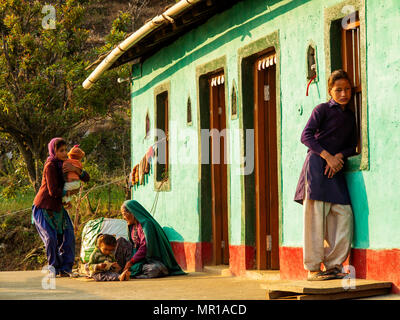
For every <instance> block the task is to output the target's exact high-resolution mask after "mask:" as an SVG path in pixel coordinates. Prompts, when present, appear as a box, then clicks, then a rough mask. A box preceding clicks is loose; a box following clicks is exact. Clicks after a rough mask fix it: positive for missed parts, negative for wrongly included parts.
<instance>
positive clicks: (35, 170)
mask: <svg viewBox="0 0 400 320" xmlns="http://www.w3.org/2000/svg"><path fill="white" fill-rule="evenodd" d="M12 138H13V139H14V141H15V142H16V143H17V146H18V149H19V151H20V152H21V154H22V156H23V157H24V161H25V164H26V168H27V170H28V175H29V179H30V182H31V184H32V186H33V188H34V189H35V192H36V193H37V192H38V191H39V188H40V184H41V175H40V165H39V163H40V160H39V159H35V157H34V156H33V153H32V151H31V150H30V149H29V148H28V147H27V146H26V144H25V143H24V142H23V140H22V139H20V138H19V137H15V136H12ZM36 154H39V153H36Z"/></svg>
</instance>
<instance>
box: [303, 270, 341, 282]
mask: <svg viewBox="0 0 400 320" xmlns="http://www.w3.org/2000/svg"><path fill="white" fill-rule="evenodd" d="M331 279H336V276H335V275H334V274H324V272H322V271H320V272H318V273H309V274H308V276H307V281H323V280H331Z"/></svg>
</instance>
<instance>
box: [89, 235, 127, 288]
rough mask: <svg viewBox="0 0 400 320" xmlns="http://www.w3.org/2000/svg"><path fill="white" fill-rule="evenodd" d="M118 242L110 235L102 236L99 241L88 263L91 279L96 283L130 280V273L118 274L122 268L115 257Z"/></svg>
mask: <svg viewBox="0 0 400 320" xmlns="http://www.w3.org/2000/svg"><path fill="white" fill-rule="evenodd" d="M116 246H117V240H116V239H115V237H114V236H112V235H110V234H102V235H100V236H99V238H98V239H97V245H96V248H95V249H94V251H93V252H92V254H91V255H90V258H89V262H88V269H89V272H90V277H91V278H93V279H95V280H96V281H118V280H120V281H124V280H129V276H130V272H129V270H126V271H124V272H122V274H119V273H117V272H118V271H120V270H121V269H122V268H121V267H120V266H119V265H118V263H117V262H116V260H115V257H114V255H113V253H112V252H113V251H114V250H115V247H116Z"/></svg>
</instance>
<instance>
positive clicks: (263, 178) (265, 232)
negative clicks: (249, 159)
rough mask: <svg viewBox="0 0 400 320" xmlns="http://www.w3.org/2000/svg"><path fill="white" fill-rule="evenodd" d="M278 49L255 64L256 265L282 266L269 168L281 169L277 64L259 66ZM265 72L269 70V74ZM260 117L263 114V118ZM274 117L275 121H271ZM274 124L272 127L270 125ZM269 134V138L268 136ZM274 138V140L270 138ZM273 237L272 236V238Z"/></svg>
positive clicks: (274, 178) (275, 190) (275, 182)
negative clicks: (266, 96)
mask: <svg viewBox="0 0 400 320" xmlns="http://www.w3.org/2000/svg"><path fill="white" fill-rule="evenodd" d="M274 54H276V53H275V50H273V49H271V50H267V51H266V52H261V53H260V54H259V57H257V59H255V61H254V64H253V76H254V89H253V90H254V102H255V103H254V116H253V117H254V136H255V144H254V151H255V170H256V172H255V190H256V194H255V202H256V218H255V220H256V230H255V231H256V268H257V269H261V270H263V269H279V207H277V203H275V201H279V195H278V193H279V192H278V177H277V176H276V171H274V170H273V169H272V170H270V169H269V167H270V166H271V165H272V166H274V167H276V170H278V166H277V165H278V164H277V158H278V149H277V145H278V143H277V139H278V138H277V136H278V134H277V132H276V131H277V127H278V126H277V119H276V117H277V115H276V103H277V102H276V81H277V80H276V66H275V63H274V66H273V68H274V69H273V70H274V71H273V73H272V74H271V69H270V68H271V67H268V68H267V69H264V70H259V69H258V66H257V61H258V60H259V59H260V58H263V57H267V56H269V55H274ZM266 72H268V73H267V74H266ZM266 76H267V77H268V80H267V82H268V84H269V86H271V89H272V91H271V92H272V95H271V100H270V103H266V102H265V100H264V94H265V93H264V89H265V84H266V82H265V81H266V79H265V78H266ZM267 104H268V105H269V106H270V108H272V109H271V110H272V111H271V112H272V115H273V119H270V118H269V116H270V115H271V112H267V111H266V109H265V107H266V105H267ZM260 117H261V118H260ZM272 120H273V122H272ZM270 128H272V131H271V129H270ZM267 137H268V140H266V138H267ZM271 139H273V140H271ZM271 145H273V149H274V154H273V157H271V156H270V154H269V153H268V154H267V152H268V151H269V146H271ZM269 237H271V238H269ZM267 238H268V239H271V250H270V251H267Z"/></svg>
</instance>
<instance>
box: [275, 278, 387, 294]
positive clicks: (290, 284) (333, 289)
mask: <svg viewBox="0 0 400 320" xmlns="http://www.w3.org/2000/svg"><path fill="white" fill-rule="evenodd" d="M267 286H268V290H269V291H270V293H269V294H273V295H274V294H275V293H272V292H275V291H282V292H292V293H297V294H332V293H342V292H345V293H347V292H351V291H364V290H374V289H384V288H389V289H390V288H391V286H392V283H391V282H386V281H375V280H365V279H351V280H350V279H334V280H325V281H307V280H298V281H276V282H270V283H268V284H267Z"/></svg>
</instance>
